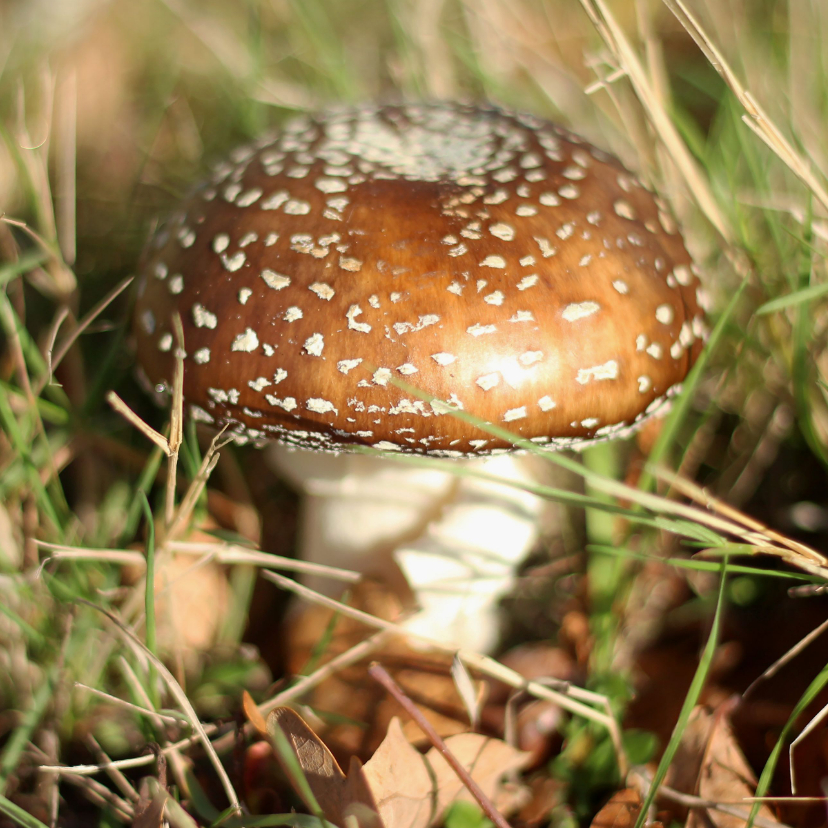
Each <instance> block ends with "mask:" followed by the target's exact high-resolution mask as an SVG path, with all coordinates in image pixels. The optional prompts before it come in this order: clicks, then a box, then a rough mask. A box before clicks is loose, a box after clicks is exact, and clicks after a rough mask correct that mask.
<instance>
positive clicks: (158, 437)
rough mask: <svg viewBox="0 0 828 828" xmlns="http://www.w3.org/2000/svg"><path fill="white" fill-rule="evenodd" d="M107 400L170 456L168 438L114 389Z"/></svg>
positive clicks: (107, 396)
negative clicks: (145, 420) (142, 417)
mask: <svg viewBox="0 0 828 828" xmlns="http://www.w3.org/2000/svg"><path fill="white" fill-rule="evenodd" d="M106 401H107V402H108V403H109V404H110V406H112V408H113V409H115V411H117V412H118V413H119V414H120V415H121V416H122V417H123V418H124V419H125V420H127V422H129V423H130V424H131V425H133V426H135V428H137V429H138V431H140V432H141V434H143V435H144V436H145V437H146V438H147V439H149V440H152V442H153V443H155V445H156V446H158V447H159V448H160V449H161V451H163V452H164V454H166V455H167V457H169V456H170V444H169V441H168V440H167V438H166V437H165V436H164V435H163V434H161V432H159V431H156V430H155V429H154V428H153V427H152V426H151V425H148V424H147V423H145V422H144V421H143V420H142V419H141V418H140V417H139V416H138V415H137V414H136V413H135V412H134V411H133V410H132V409H131V408H130V407H129V406H128V405H127V404H126V403H125V402H124V401H123V400H122V399H121V398H120V397H119V396H118V395H117V394H116V393H115V392H114V391H110V392H109V393H108V394H107V395H106Z"/></svg>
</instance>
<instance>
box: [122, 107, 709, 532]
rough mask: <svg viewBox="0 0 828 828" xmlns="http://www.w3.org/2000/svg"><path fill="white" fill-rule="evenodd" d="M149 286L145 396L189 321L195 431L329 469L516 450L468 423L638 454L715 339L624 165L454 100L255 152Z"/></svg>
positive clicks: (181, 227)
mask: <svg viewBox="0 0 828 828" xmlns="http://www.w3.org/2000/svg"><path fill="white" fill-rule="evenodd" d="M139 290H140V295H139V298H138V302H137V308H136V325H135V332H136V339H137V349H138V358H139V362H140V365H141V368H142V370H143V372H144V374H145V375H146V378H147V380H148V381H149V383H150V384H151V385H152V386H153V387H154V388H156V389H158V390H161V391H163V390H165V389H167V388H168V387H169V382H170V380H171V378H172V372H173V341H174V334H173V327H172V317H173V315H174V314H175V313H178V314H180V316H181V318H182V321H183V325H184V343H185V348H186V357H185V375H184V397H185V401H186V404H187V405H188V407H189V410H190V412H191V414H192V416H193V417H195V418H196V419H197V420H200V421H204V422H207V423H210V424H214V425H220V424H230V428H231V430H232V432H233V434H234V435H235V437H236V438H237V439H238V440H239V441H244V440H253V441H255V442H257V443H258V442H264V441H267V440H276V441H279V442H280V443H282V444H285V445H287V446H292V447H295V448H299V449H310V450H312V451H314V452H318V451H322V452H329V453H334V454H337V453H339V452H342V451H345V450H347V449H349V448H353V447H354V446H372V447H374V448H377V449H383V450H386V451H393V452H403V453H417V454H424V455H429V456H436V457H451V458H470V457H478V456H491V455H497V454H502V453H504V452H508V451H510V450H511V444H510V443H509V442H508V441H506V440H502V439H500V438H497V437H494V436H492V435H491V434H489V433H485V432H483V431H481V430H480V429H477V428H474V427H470V426H469V425H468V424H467V423H466V422H464V421H462V420H461V419H460V418H458V417H455V416H452V415H453V412H454V411H455V410H463V411H467V412H470V413H472V414H474V415H476V416H477V417H480V418H482V419H484V420H487V421H491V422H493V423H497V424H499V425H501V426H505V427H506V428H508V429H509V430H510V431H512V432H514V433H516V434H518V435H520V436H521V437H523V438H526V439H528V440H531V441H532V442H533V443H536V444H537V445H538V446H540V447H543V448H548V449H559V448H579V447H582V446H585V445H589V444H591V443H592V442H594V441H596V440H606V439H609V438H613V437H618V436H625V435H628V434H630V433H631V432H633V431H634V430H635V429H636V428H637V427H638V426H640V425H641V424H642V423H643V422H644V421H645V420H647V419H648V418H650V417H653V416H655V415H657V414H659V413H661V412H663V411H664V410H665V408H666V406H668V404H669V400H670V397H672V396H673V395H675V394H676V393H677V392H678V391H679V390H680V388H681V382H682V380H683V378H684V377H685V375H686V374H687V372H688V370H689V369H690V367H691V366H692V364H693V362H694V361H695V359H696V358H697V356H698V354H699V352H700V350H701V347H702V343H703V340H704V338H705V335H706V328H705V323H704V316H703V312H702V310H701V307H702V305H703V295H702V292H701V286H700V283H699V279H698V276H697V272H696V268H695V266H694V265H693V263H692V260H691V258H690V256H689V254H688V253H687V251H686V249H685V247H684V244H683V242H682V239H681V236H680V235H679V233H678V231H677V227H676V224H675V222H674V221H673V219H672V218H671V217H670V215H669V213H668V211H667V209H666V207H665V205H664V204H663V203H662V202H661V201H660V200H659V199H658V198H657V197H654V196H653V194H652V193H650V192H649V191H648V190H646V189H645V188H644V187H643V185H642V184H641V183H640V182H639V181H638V180H637V179H636V178H635V177H634V176H633V175H632V174H631V173H629V172H628V171H627V170H626V169H624V167H623V166H622V165H621V164H620V163H619V162H618V161H617V160H616V159H615V158H613V157H612V156H609V155H607V154H606V153H604V152H603V151H601V150H599V149H597V148H595V147H593V146H591V145H590V144H589V143H587V142H586V141H585V140H583V139H581V138H579V137H578V136H576V135H574V134H572V133H571V132H569V131H568V130H566V129H564V128H562V127H560V126H557V125H554V124H551V123H548V122H546V121H543V120H541V119H539V118H536V117H533V116H531V115H525V114H521V113H516V112H510V111H507V110H504V109H500V108H496V107H489V106H487V107H482V106H472V105H465V104H454V103H425V104H409V105H399V106H379V105H376V106H375V105H363V106H356V107H342V108H337V109H332V110H329V111H327V112H325V113H323V114H321V115H319V116H317V117H302V118H298V119H296V120H294V121H291V122H290V123H288V124H287V125H286V126H285V127H284V128H283V129H282V131H281V132H280V133H278V134H275V135H270V136H267V137H265V138H263V139H262V140H260V141H258V142H257V143H256V144H254V145H251V146H247V147H242V148H241V149H239V150H237V151H236V152H234V153H233V154H232V155H231V157H230V160H229V161H227V162H224V163H221V164H219V165H218V166H217V167H216V168H215V171H214V174H213V176H212V178H211V180H209V181H208V182H206V183H204V184H202V185H201V186H200V187H198V188H197V189H196V191H195V192H194V194H193V195H192V197H191V198H190V199H189V200H188V201H186V202H185V203H184V204H183V205H182V206H181V207H180V208H179V210H178V211H177V212H176V213H175V214H174V215H173V216H172V218H171V219H170V220H169V221H168V222H167V223H166V225H164V226H163V227H162V228H161V229H160V230H159V231H158V232H157V233H156V234H155V237H154V239H153V240H152V241H151V243H150V245H149V247H148V250H147V253H146V255H145V262H144V265H143V279H142V282H141V286H140V289H139ZM395 379H398V380H402V381H404V382H405V383H408V384H409V385H410V386H416V387H417V388H418V389H421V390H422V391H423V392H425V393H426V394H427V395H429V398H433V401H431V402H427V401H425V400H424V399H423V398H421V397H420V396H418V395H414V394H412V393H409V392H407V391H406V390H404V389H403V388H401V387H400V386H399V385H398V384H395V382H394V380H395ZM280 462H281V463H282V465H285V461H284V459H283V460H282V461H280ZM360 462H361V461H360ZM352 464H353V463H352ZM372 473H373V472H372ZM326 476H327V473H325V474H323V475H322V477H323V478H324V477H326ZM311 479H313V478H311ZM435 485H436V489H435V491H434V493H433V496H432V495H429V496H427V497H425V499H424V501H423V502H427V503H428V504H429V505H428V506H427V507H422V503H421V506H418V507H416V508H415V509H414V511H413V514H412V515H409V518H410V519H405V520H404V521H403V523H404V524H405V526H404V531H403V534H405V532H406V531H408V529H409V528H410V526H409V524H410V525H411V526H414V525H416V524H417V521H418V520H420V519H421V518H422V516H423V515H424V514H425V512H428V511H429V510H433V508H434V506H435V504H441V503H442V498H443V495H442V494H440V493H441V492H443V491H444V490H445V488H446V483H445V481H442V482H440V483H439V484H435ZM423 510H425V511H423ZM418 516H419V517H418ZM361 529H362V530H363V531H364V530H365V523H364V521H363V522H362V526H361ZM368 534H371V533H370V532H368ZM397 534H399V532H397ZM394 535H395V531H394V528H393V526H392V527H391V528H390V529H388V530H387V531H386V530H380V531H379V532H378V536H379V537H380V538H383V539H387V538H389V537H392V536H394Z"/></svg>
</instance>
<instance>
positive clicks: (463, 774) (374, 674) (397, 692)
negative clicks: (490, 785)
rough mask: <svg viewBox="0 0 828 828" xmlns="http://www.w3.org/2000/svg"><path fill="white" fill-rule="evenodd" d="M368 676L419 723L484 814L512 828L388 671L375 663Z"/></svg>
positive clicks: (504, 827)
mask: <svg viewBox="0 0 828 828" xmlns="http://www.w3.org/2000/svg"><path fill="white" fill-rule="evenodd" d="M368 674H369V675H370V676H371V678H372V679H374V680H375V681H378V682H379V683H380V684H381V685H382V686H383V687H384V688H385V689H386V690H387V691H388V692H389V693H390V694H391V695H392V696H393V697H394V699H395V700H396V701H398V702H399V703H400V705H401V706H402V707H403V708H404V710H405V712H406V713H408V715H409V716H411V718H412V719H414V721H415V722H416V723H417V726H418V727H419V728H420V730H422V731H423V733H425V735H426V736H427V737H428V740H429V741H430V742H431V744H432V745H434V747H436V748H437V750H439V751H440V753H442V754H443V758H444V759H445V760H446V762H448V764H449V766H450V767H451V769H452V770H453V771H454V772H455V773H456V774H457V777H458V778H459V780H460V781H461V782H462V783H463V784H464V785H465V786H466V788H467V789H468V791H469V793H470V794H471V795H472V796H473V797H474V798H475V799H476V800H477V804H478V805H479V806H480V808H481V809H482V811H483V813H484V814H485V815H486V816H487V817H488V818H489V819H490V820H491V821H492V822H493V823H494V824H495V825H496V826H497V828H511V827H510V825H509V823H508V822H507V821H506V820H505V819H504V818H503V815H502V814H501V813H500V812H499V811H498V810H497V808H495V806H494V803H493V802H492V801H491V799H489V797H488V796H486V794H485V793H483V791H482V790H481V788H480V785H478V784H477V782H475V781H474V779H472V777H471V774H470V773H469V772H468V771H467V770H466V769H465V768H464V767H463V766H462V765H461V764H460V762H458V761H457V757H456V756H455V755H454V754H453V753H452V752H451V751H450V750H449V749H448V746H447V745H446V743H445V742H444V741H443V740H442V738H441V737H440V735H439V734H438V733H437V731H436V730H435V729H434V728H433V727H432V726H431V723H430V722H429V721H428V719H426V717H425V716H423V714H422V713H421V712H420V710H419V708H418V707H417V705H415V704H414V702H413V701H411V699H409V698H408V696H406V695H405V693H404V692H403V690H402V689H401V688H400V687H399V685H398V684H397V683H396V682H395V681H394V679H393V678H391V676H390V675H389V674H388V672H387V671H386V669H385V668H384V667H383V666H382V665H381V664H378V663H377V662H374V663H373V664H372V665H371V666H370V667H369V668H368Z"/></svg>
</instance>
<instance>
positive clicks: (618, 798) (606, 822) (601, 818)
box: [590, 788, 641, 828]
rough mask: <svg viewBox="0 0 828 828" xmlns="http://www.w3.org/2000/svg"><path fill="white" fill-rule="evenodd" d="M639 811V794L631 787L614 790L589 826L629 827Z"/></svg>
mask: <svg viewBox="0 0 828 828" xmlns="http://www.w3.org/2000/svg"><path fill="white" fill-rule="evenodd" d="M640 811H641V796H640V795H639V793H638V791H636V790H634V789H633V788H626V789H625V790H623V791H616V792H615V793H614V794H613V795H612V796H611V797H610V800H609V802H607V804H606V805H604V807H603V808H601V810H600V811H598V813H597V814H596V815H595V818H594V819H593V820H592V823H591V824H590V828H631V826H633V825H635V821H636V820H637V819H638V814H639V813H640Z"/></svg>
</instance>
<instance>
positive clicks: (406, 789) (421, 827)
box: [349, 717, 457, 828]
mask: <svg viewBox="0 0 828 828" xmlns="http://www.w3.org/2000/svg"><path fill="white" fill-rule="evenodd" d="M362 773H363V774H364V777H365V779H366V781H367V783H368V785H369V786H370V789H371V791H372V792H373V795H374V798H375V799H376V802H377V805H378V807H379V813H380V816H381V817H382V820H383V822H384V823H385V824H386V825H387V826H388V828H427V826H428V825H430V824H431V823H432V821H433V820H434V818H435V815H436V814H435V801H434V787H435V786H434V779H433V778H432V775H431V772H430V769H429V766H428V764H427V762H426V758H425V757H424V756H423V755H422V754H421V753H420V752H419V751H418V750H416V749H415V748H414V747H412V746H411V743H410V742H409V741H408V739H406V738H405V735H404V734H403V730H402V725H401V724H400V720H399V719H398V718H396V717H394V718H393V719H392V720H391V722H390V724H389V725H388V732H387V733H386V736H385V739H383V741H382V744H381V745H380V746H379V748H377V751H376V753H375V754H374V755H373V756H372V757H371V759H370V760H369V761H368V762H366V764H365V767H363V768H362ZM349 775H350V774H349ZM454 778H455V779H456V778H457V777H456V776H455V777H454Z"/></svg>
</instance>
